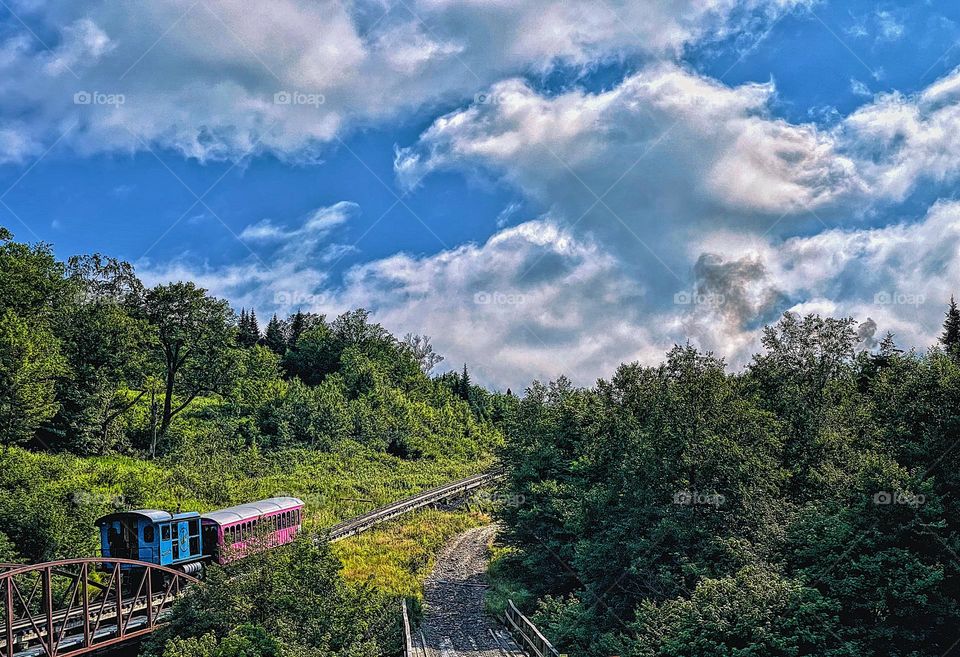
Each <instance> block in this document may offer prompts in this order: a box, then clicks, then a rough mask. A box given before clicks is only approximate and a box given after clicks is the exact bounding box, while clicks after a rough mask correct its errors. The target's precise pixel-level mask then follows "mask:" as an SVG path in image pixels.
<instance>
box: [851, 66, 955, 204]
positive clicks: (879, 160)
mask: <svg viewBox="0 0 960 657" xmlns="http://www.w3.org/2000/svg"><path fill="white" fill-rule="evenodd" d="M841 131H842V132H841V135H842V137H841V138H842V142H843V149H844V150H846V151H848V152H849V153H850V155H851V157H854V158H856V160H857V162H858V168H859V169H860V170H861V171H862V173H863V176H864V177H865V178H866V179H867V180H868V181H869V184H870V189H871V195H872V196H873V197H875V198H881V199H890V200H893V201H902V200H903V199H905V198H906V197H907V196H908V195H909V194H910V193H911V192H912V191H913V190H914V189H915V188H916V187H917V185H918V184H920V183H921V182H923V181H932V182H936V183H944V182H954V181H956V180H957V176H958V174H960V69H955V70H954V71H953V72H951V73H950V74H948V75H946V76H944V77H943V78H941V79H939V80H937V81H936V82H934V83H933V84H931V85H930V86H929V87H927V88H926V89H924V90H923V91H922V92H920V93H918V94H915V95H905V94H902V93H899V92H894V93H888V94H882V95H880V96H879V97H878V98H877V99H876V100H875V101H873V102H871V103H869V104H867V105H865V106H863V107H861V108H860V109H859V110H857V111H856V112H854V113H853V114H851V115H850V116H849V117H847V118H846V119H845V120H844V121H843V124H842V126H841Z"/></svg>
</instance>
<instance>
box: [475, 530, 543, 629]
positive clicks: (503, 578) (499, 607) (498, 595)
mask: <svg viewBox="0 0 960 657" xmlns="http://www.w3.org/2000/svg"><path fill="white" fill-rule="evenodd" d="M515 554H516V549H515V548H510V547H503V546H498V545H494V546H493V549H492V555H491V558H490V566H489V567H488V568H487V577H488V581H489V582H490V588H489V589H488V590H487V595H486V597H485V598H484V605H485V607H486V609H487V612H488V613H490V614H493V615H495V616H498V617H499V616H503V613H504V612H505V611H506V609H507V601H508V600H513V603H514V604H515V605H517V606H518V607H519V608H520V609H529V607H530V605H531V604H532V603H534V602H536V600H535V597H534V595H533V593H531V592H530V591H529V590H528V589H527V588H525V587H524V586H523V585H522V584H520V583H518V582H517V580H516V577H515V576H514V566H513V564H512V563H511V558H512V557H513V556H514V555H515Z"/></svg>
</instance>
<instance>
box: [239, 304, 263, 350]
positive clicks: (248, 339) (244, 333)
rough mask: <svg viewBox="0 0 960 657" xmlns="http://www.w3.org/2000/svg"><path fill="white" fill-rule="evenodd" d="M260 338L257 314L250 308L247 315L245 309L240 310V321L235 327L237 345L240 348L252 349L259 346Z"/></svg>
mask: <svg viewBox="0 0 960 657" xmlns="http://www.w3.org/2000/svg"><path fill="white" fill-rule="evenodd" d="M261 338H262V336H261V335H260V326H259V325H258V323H257V314H256V313H255V312H254V310H253V309H252V308H251V309H250V312H249V313H248V312H247V311H246V309H245V308H241V309H240V321H239V323H238V325H237V344H239V345H240V346H241V347H253V346H255V345H257V344H259V342H260V340H261Z"/></svg>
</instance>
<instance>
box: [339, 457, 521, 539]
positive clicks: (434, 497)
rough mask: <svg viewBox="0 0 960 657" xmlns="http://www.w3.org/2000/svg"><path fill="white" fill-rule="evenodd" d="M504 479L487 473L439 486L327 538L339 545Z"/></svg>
mask: <svg viewBox="0 0 960 657" xmlns="http://www.w3.org/2000/svg"><path fill="white" fill-rule="evenodd" d="M501 476H502V475H501V474H500V473H499V472H485V473H482V474H478V475H474V476H472V477H467V478H466V479H461V480H460V481H455V482H453V483H449V484H444V485H443V486H437V487H436V488H431V489H429V490H425V491H422V492H420V493H417V494H416V495H411V496H410V497H406V498H404V499H402V500H398V501H396V502H393V503H391V504H388V505H386V506H383V507H380V508H379V509H374V510H373V511H369V512H368V513H364V514H362V515H359V516H356V517H354V518H350V519H349V520H344V521H343V522H341V523H338V524H336V525H334V526H333V527H331V528H330V529H329V533H328V537H329V540H330V542H334V541H340V540H343V539H345V538H348V537H350V536H356V535H357V534H360V533H362V532H365V531H367V530H368V529H370V528H371V527H375V526H376V525H379V524H380V523H382V522H386V521H388V520H391V519H393V518H396V517H398V516H402V515H403V514H405V513H410V512H411V511H415V510H417V509H421V508H423V507H425V506H430V505H431V504H436V503H437V502H441V501H443V500H446V499H449V498H452V497H458V496H460V495H463V494H464V493H468V492H470V491H472V490H475V489H477V488H481V487H483V486H486V485H488V484H490V483H492V482H493V481H496V480H497V479H499V478H500V477H501Z"/></svg>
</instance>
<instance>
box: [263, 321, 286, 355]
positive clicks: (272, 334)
mask: <svg viewBox="0 0 960 657" xmlns="http://www.w3.org/2000/svg"><path fill="white" fill-rule="evenodd" d="M264 344H265V345H266V347H267V348H268V349H269V350H270V351H272V352H273V353H275V354H277V355H278V356H282V355H284V354H285V353H286V352H287V336H286V331H285V330H284V326H283V322H281V321H280V319H279V318H278V317H277V315H276V314H274V315H273V317H271V318H270V321H269V322H268V323H267V331H266V334H265V336H264Z"/></svg>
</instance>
